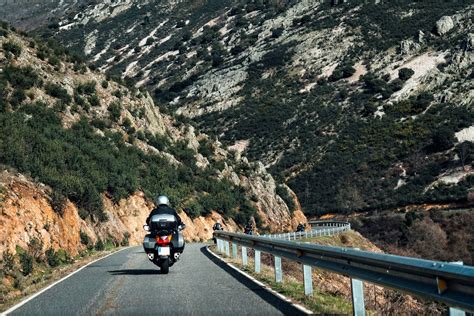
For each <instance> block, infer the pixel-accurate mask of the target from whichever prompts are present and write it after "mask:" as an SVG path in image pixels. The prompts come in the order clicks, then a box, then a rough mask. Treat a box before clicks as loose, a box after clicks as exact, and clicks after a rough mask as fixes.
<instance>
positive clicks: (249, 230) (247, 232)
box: [244, 222, 253, 235]
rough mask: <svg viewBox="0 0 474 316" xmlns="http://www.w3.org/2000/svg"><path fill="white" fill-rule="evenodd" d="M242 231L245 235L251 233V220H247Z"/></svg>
mask: <svg viewBox="0 0 474 316" xmlns="http://www.w3.org/2000/svg"><path fill="white" fill-rule="evenodd" d="M244 232H245V233H246V234H247V235H253V224H252V222H248V224H247V225H246V226H245V229H244Z"/></svg>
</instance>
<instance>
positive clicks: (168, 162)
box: [0, 25, 306, 254]
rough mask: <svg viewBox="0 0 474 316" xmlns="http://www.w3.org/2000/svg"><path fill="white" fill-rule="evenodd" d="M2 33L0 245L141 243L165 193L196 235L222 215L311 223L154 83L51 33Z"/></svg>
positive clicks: (267, 224) (289, 197)
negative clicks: (120, 72)
mask: <svg viewBox="0 0 474 316" xmlns="http://www.w3.org/2000/svg"><path fill="white" fill-rule="evenodd" d="M0 32H1V33H0V92H1V94H0V135H1V136H0V166H1V169H2V173H1V181H0V193H1V198H0V209H1V214H0V223H1V226H2V234H1V240H0V252H3V251H6V250H7V251H12V252H14V251H15V247H16V246H20V247H25V246H26V245H27V244H28V243H29V242H31V240H33V239H39V240H41V241H42V242H43V243H44V245H45V246H44V247H43V248H44V249H43V250H46V249H47V247H49V245H53V246H54V248H55V249H56V248H58V247H59V248H62V249H65V250H67V251H70V252H71V253H73V254H74V253H77V251H79V250H81V249H82V248H85V247H86V246H87V245H86V244H87V243H86V244H84V240H83V239H84V238H85V237H84V236H86V235H87V236H86V237H87V239H88V240H89V239H90V240H91V242H92V245H93V244H94V243H96V242H97V241H98V240H101V241H102V242H105V241H106V240H111V241H113V242H114V243H117V244H119V243H121V242H122V240H126V241H127V242H132V243H139V242H140V240H141V238H142V237H143V231H142V228H141V226H142V225H143V222H144V219H145V218H146V216H147V215H148V214H149V212H150V210H151V208H152V207H153V201H154V199H155V198H156V196H157V195H159V194H166V195H168V196H169V197H170V199H171V202H172V204H173V206H175V207H176V208H177V209H178V210H179V211H180V212H182V216H183V217H184V218H185V222H186V223H187V224H188V230H187V233H186V235H187V237H188V239H189V240H206V239H208V238H210V236H211V234H212V225H213V224H214V222H215V221H216V220H219V221H223V222H224V223H225V225H226V227H227V228H228V229H229V230H236V229H238V226H239V225H243V224H245V223H247V222H248V221H249V220H255V221H256V224H257V226H258V227H259V228H260V229H261V230H262V231H265V230H271V231H275V230H280V229H281V228H282V227H292V226H295V225H297V223H298V222H299V221H306V219H305V217H304V215H303V214H302V213H301V211H300V210H299V209H297V208H298V203H297V201H296V200H295V198H294V194H293V193H292V192H291V191H290V190H289V189H287V188H286V187H285V186H284V185H281V184H278V183H277V182H275V180H274V179H273V178H272V176H271V175H269V174H268V173H267V172H266V171H265V169H264V168H263V167H262V165H261V163H259V162H254V163H249V162H248V160H247V159H246V158H245V157H241V156H239V155H235V154H234V153H230V152H228V151H226V150H225V149H223V147H222V146H221V144H220V143H219V142H216V141H214V140H212V139H211V138H209V137H208V136H206V135H205V134H201V133H196V132H195V130H194V128H193V127H192V126H190V125H188V124H184V123H180V122H178V121H176V120H175V119H173V118H172V117H170V116H168V115H166V114H163V113H161V112H160V110H159V108H158V107H157V106H155V105H154V103H153V100H152V99H151V98H150V96H149V95H148V93H147V92H146V91H140V90H138V89H129V88H127V87H125V86H123V85H121V84H119V83H116V82H114V81H111V80H109V79H108V78H107V77H106V76H105V75H104V74H100V73H97V72H93V71H91V70H90V69H89V68H88V67H87V66H86V65H85V64H83V63H82V62H81V61H80V60H79V59H77V58H76V57H75V56H74V55H71V54H69V53H68V52H67V51H66V50H64V49H63V48H62V47H61V46H58V45H55V44H54V43H53V42H49V43H43V42H41V41H36V40H33V39H32V38H29V37H25V36H20V35H18V34H17V33H15V32H13V31H11V30H9V29H8V27H6V26H5V25H3V26H2V27H1V29H0ZM277 192H278V194H280V195H281V196H279V195H278V194H277ZM285 200H286V201H287V203H288V205H290V207H291V209H289V207H288V206H287V204H286V203H285ZM46 227H48V228H46ZM25 232H28V234H25Z"/></svg>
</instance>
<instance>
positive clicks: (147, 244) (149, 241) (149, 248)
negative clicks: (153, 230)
mask: <svg viewBox="0 0 474 316" xmlns="http://www.w3.org/2000/svg"><path fill="white" fill-rule="evenodd" d="M155 244H156V240H155V238H152V237H150V235H146V236H145V239H144V240H143V249H144V250H145V252H153V250H154V249H155Z"/></svg>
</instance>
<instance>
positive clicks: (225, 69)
mask: <svg viewBox="0 0 474 316" xmlns="http://www.w3.org/2000/svg"><path fill="white" fill-rule="evenodd" d="M376 2H377V1H376ZM118 7H120V8H121V9H118ZM472 11H473V7H472V2H471V1H456V2H445V1H441V0H430V1H423V2H413V1H397V2H393V1H386V2H383V3H377V4H376V3H373V2H371V3H365V2H361V1H349V2H346V3H341V4H338V5H331V3H330V2H328V1H309V0H308V1H290V0H289V1H263V0H262V1H250V2H240V1H160V2H147V1H144V2H139V1H124V2H119V3H115V4H112V3H108V2H106V3H103V4H100V5H98V4H89V5H86V6H85V7H84V9H83V10H82V12H81V13H80V14H76V15H71V16H68V17H62V18H60V19H59V22H58V24H57V25H56V26H57V29H54V28H50V29H48V30H46V31H45V30H43V31H40V32H39V33H41V34H43V35H44V36H50V35H55V36H56V38H57V39H58V40H60V41H61V42H63V43H65V44H67V45H68V46H69V47H71V48H72V49H75V50H77V51H80V52H82V53H83V54H85V55H86V57H87V59H89V60H91V61H92V62H93V63H94V65H95V66H96V67H99V68H100V69H102V70H104V71H107V72H108V73H109V75H110V76H112V77H122V78H124V80H125V81H126V82H127V83H129V84H135V85H136V86H138V87H146V88H147V89H148V90H149V91H150V92H151V94H152V96H153V97H154V98H155V99H156V100H157V101H158V102H159V103H160V104H162V107H163V108H166V109H167V110H168V111H172V112H175V113H177V114H178V115H182V116H184V117H186V118H190V119H191V120H192V122H193V124H195V125H196V126H197V127H198V128H199V129H200V130H202V131H205V132H207V133H211V134H213V135H215V136H216V137H218V138H219V140H220V141H222V142H223V143H224V144H225V145H227V146H230V148H232V149H235V150H237V151H244V152H245V153H246V155H248V156H249V158H251V159H258V160H262V161H263V162H264V164H265V166H266V168H267V169H269V170H270V171H271V172H272V174H273V175H275V176H278V177H279V178H280V179H282V180H283V179H284V180H285V181H286V182H287V183H288V184H289V185H290V187H291V188H292V189H293V190H294V191H295V192H296V194H297V195H298V197H299V198H300V200H301V202H302V205H303V208H304V210H305V211H306V212H308V213H313V214H315V213H324V212H328V211H342V212H347V211H351V210H364V209H374V208H386V207H391V206H395V205H403V204H410V203H421V202H439V201H466V199H467V195H468V192H469V190H470V189H471V188H472V183H471V182H472V177H471V175H472V171H471V167H470V165H471V162H472V157H471V153H472V150H471V148H472V145H471V144H472V141H473V137H472V132H471V129H469V127H470V126H471V125H472V122H473V117H472V104H473V100H474V95H473V92H472V91H473V90H474V87H473V80H472V78H473V77H472V76H473V72H472V68H473V67H472V65H473V46H474V42H473V41H474V37H473V35H472V32H471V31H470V30H471V29H472V26H473V23H472V16H473V14H472ZM107 12H115V13H116V14H106V13H107ZM455 135H457V136H455ZM461 143H463V144H461Z"/></svg>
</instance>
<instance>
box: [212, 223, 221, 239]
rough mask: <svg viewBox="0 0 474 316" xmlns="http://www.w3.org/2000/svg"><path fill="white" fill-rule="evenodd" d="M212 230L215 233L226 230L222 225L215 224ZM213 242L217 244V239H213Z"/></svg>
mask: <svg viewBox="0 0 474 316" xmlns="http://www.w3.org/2000/svg"><path fill="white" fill-rule="evenodd" d="M212 230H213V231H216V230H224V228H223V227H222V225H221V224H220V223H216V224H214V226H213V227H212ZM212 241H213V242H214V243H215V244H217V239H216V238H215V237H212Z"/></svg>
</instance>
